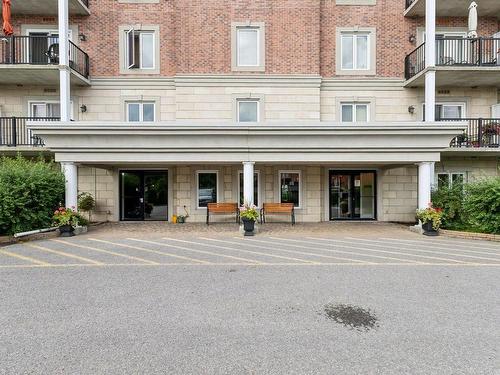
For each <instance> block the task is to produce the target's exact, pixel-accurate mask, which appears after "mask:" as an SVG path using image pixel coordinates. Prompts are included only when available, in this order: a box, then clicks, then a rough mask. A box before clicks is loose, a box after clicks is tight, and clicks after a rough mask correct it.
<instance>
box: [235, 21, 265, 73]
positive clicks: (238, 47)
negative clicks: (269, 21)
mask: <svg viewBox="0 0 500 375" xmlns="http://www.w3.org/2000/svg"><path fill="white" fill-rule="evenodd" d="M264 34H265V29H264V23H263V22H254V23H240V22H233V23H232V24H231V39H232V42H231V44H232V51H231V65H232V70H241V71H264V62H265V48H264V43H265V35H264Z"/></svg>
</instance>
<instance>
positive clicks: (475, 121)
mask: <svg viewBox="0 0 500 375" xmlns="http://www.w3.org/2000/svg"><path fill="white" fill-rule="evenodd" d="M438 121H454V122H456V121H467V122H468V125H467V128H466V129H465V130H464V132H463V134H461V135H459V136H458V137H455V138H454V139H453V140H452V141H451V143H450V147H451V148H474V149H477V148H486V149H497V151H500V148H499V147H500V118H468V119H439V120H438Z"/></svg>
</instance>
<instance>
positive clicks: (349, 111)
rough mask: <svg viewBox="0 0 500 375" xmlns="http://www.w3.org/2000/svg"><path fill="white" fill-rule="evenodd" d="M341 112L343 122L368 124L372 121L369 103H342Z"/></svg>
mask: <svg viewBox="0 0 500 375" xmlns="http://www.w3.org/2000/svg"><path fill="white" fill-rule="evenodd" d="M340 110H341V117H340V119H341V121H342V122H368V121H369V119H370V115H369V113H370V104H369V103H356V102H351V103H341V104H340Z"/></svg>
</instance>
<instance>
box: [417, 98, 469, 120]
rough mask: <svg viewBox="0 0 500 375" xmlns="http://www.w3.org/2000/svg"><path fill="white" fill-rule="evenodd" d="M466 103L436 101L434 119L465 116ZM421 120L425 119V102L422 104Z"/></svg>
mask: <svg viewBox="0 0 500 375" xmlns="http://www.w3.org/2000/svg"><path fill="white" fill-rule="evenodd" d="M465 109H466V103H463V102H438V103H436V112H435V116H436V121H440V120H449V119H462V118H465V116H466V114H465ZM422 120H425V103H424V104H422Z"/></svg>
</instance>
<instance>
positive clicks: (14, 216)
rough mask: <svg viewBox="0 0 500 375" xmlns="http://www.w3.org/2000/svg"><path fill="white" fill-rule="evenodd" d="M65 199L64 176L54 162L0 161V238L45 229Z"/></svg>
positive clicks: (15, 159) (3, 158)
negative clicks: (2, 235)
mask: <svg viewBox="0 0 500 375" xmlns="http://www.w3.org/2000/svg"><path fill="white" fill-rule="evenodd" d="M63 200H64V175H63V174H62V173H61V172H60V169H59V167H58V166H57V165H56V164H55V163H53V162H45V161H43V160H42V159H40V160H36V161H31V160H27V159H24V158H22V157H20V156H18V157H17V158H6V157H2V158H0V235H1V234H13V233H17V232H24V231H28V230H33V229H40V228H46V227H49V226H51V224H52V214H53V212H54V209H55V208H56V207H58V206H59V204H60V203H61V202H62V201H63Z"/></svg>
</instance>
